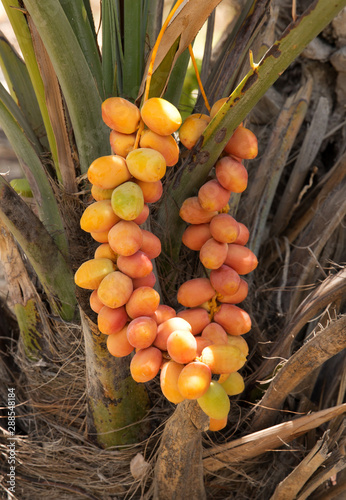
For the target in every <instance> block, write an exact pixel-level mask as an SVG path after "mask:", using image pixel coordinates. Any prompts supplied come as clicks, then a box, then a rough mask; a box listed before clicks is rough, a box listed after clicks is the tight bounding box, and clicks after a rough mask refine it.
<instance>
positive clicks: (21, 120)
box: [0, 83, 42, 154]
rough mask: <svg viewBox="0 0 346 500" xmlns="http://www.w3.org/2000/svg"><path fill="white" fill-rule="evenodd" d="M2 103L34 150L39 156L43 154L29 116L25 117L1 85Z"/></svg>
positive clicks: (0, 84) (0, 95)
mask: <svg viewBox="0 0 346 500" xmlns="http://www.w3.org/2000/svg"><path fill="white" fill-rule="evenodd" d="M0 101H1V103H2V104H3V106H4V107H5V108H6V109H7V111H8V112H9V114H10V115H12V117H13V119H14V120H15V122H17V124H18V125H19V127H20V128H21V129H22V131H23V133H24V134H25V136H26V138H27V139H28V140H29V141H30V143H31V145H32V147H33V148H34V150H35V152H36V153H37V154H40V153H42V146H41V144H40V143H39V141H38V139H37V137H36V135H35V134H34V132H33V129H32V128H31V126H30V123H29V122H28V120H27V115H24V114H23V112H22V110H21V108H20V107H19V106H18V105H17V104H16V103H15V101H14V100H13V98H12V97H11V96H10V94H9V93H8V92H7V90H6V89H5V87H4V86H3V85H2V83H0Z"/></svg>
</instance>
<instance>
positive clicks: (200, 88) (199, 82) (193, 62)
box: [189, 43, 211, 113]
mask: <svg viewBox="0 0 346 500" xmlns="http://www.w3.org/2000/svg"><path fill="white" fill-rule="evenodd" d="M189 53H190V57H191V61H192V64H193V68H194V70H195V73H196V78H197V82H198V86H199V90H200V91H201V94H202V97H203V99H204V104H205V107H206V108H207V110H208V111H209V113H210V111H211V107H210V104H209V101H208V98H207V95H206V93H205V91H204V87H203V84H202V80H201V77H200V75H199V71H198V68H197V63H196V59H195V54H194V53H193V50H192V45H191V43H190V45H189Z"/></svg>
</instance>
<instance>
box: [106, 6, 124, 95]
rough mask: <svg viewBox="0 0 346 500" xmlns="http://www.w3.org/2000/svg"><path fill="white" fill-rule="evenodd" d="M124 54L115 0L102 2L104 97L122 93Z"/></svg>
mask: <svg viewBox="0 0 346 500" xmlns="http://www.w3.org/2000/svg"><path fill="white" fill-rule="evenodd" d="M123 64H124V55H123V49H122V43H121V33H120V23H119V16H118V10H117V6H116V3H115V0H103V2H102V74H103V80H104V85H105V93H106V97H111V96H114V95H116V94H117V90H118V93H119V94H122V89H123V83H122V82H123V77H122V75H123Z"/></svg>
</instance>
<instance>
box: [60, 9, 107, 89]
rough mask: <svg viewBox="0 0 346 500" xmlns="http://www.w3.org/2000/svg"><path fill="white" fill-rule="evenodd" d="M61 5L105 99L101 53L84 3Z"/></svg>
mask: <svg viewBox="0 0 346 500" xmlns="http://www.w3.org/2000/svg"><path fill="white" fill-rule="evenodd" d="M60 4H61V6H62V8H63V9H64V12H65V14H66V17H67V19H68V20H69V22H70V24H71V27H72V29H73V32H74V34H75V35H76V37H77V40H78V43H79V45H80V47H81V49H82V51H83V54H84V57H85V60H86V62H87V64H88V66H89V68H90V71H91V72H92V74H93V79H94V80H95V82H96V85H97V88H98V91H99V93H100V96H101V98H102V99H105V90H104V82H103V76H102V66H101V58H100V53H99V49H98V45H97V42H96V40H95V37H94V33H93V30H92V28H91V25H90V22H89V18H88V14H87V10H86V8H85V5H84V1H83V0H73V2H70V1H69V2H66V0H65V1H64V0H60Z"/></svg>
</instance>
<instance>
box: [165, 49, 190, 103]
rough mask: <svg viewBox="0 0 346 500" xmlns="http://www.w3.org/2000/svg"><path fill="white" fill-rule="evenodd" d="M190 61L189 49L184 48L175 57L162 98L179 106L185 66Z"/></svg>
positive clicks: (185, 70)
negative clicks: (176, 57) (175, 60)
mask: <svg viewBox="0 0 346 500" xmlns="http://www.w3.org/2000/svg"><path fill="white" fill-rule="evenodd" d="M189 61H190V54H189V50H188V49H186V50H185V51H184V52H183V53H182V54H180V56H179V57H178V59H177V62H176V63H175V65H174V68H173V69H172V73H171V74H170V76H169V81H168V85H167V90H166V92H165V95H164V98H165V99H167V100H168V101H169V102H171V103H172V104H174V105H175V106H177V107H178V106H179V102H180V98H181V93H182V91H183V87H184V80H185V76H186V72H187V67H188V65H189Z"/></svg>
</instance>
